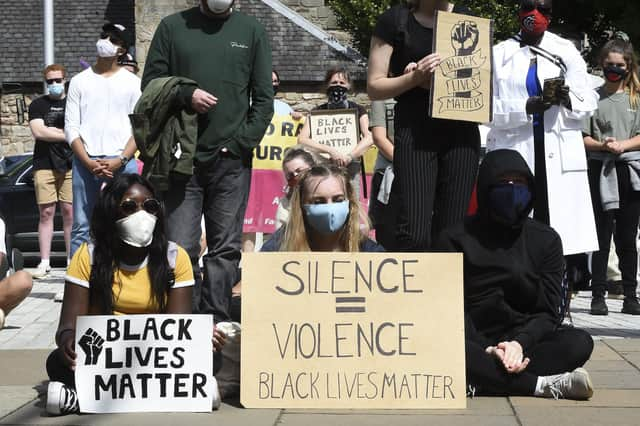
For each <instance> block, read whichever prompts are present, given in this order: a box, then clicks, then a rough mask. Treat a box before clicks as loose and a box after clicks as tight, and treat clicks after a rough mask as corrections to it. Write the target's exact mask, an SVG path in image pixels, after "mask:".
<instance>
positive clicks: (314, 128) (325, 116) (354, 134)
mask: <svg viewBox="0 0 640 426" xmlns="http://www.w3.org/2000/svg"><path fill="white" fill-rule="evenodd" d="M309 128H310V129H311V139H312V140H313V141H314V142H317V143H320V144H322V145H327V146H330V147H332V148H335V149H336V150H338V151H339V152H341V153H343V154H349V153H350V152H351V151H353V149H354V148H355V147H356V145H357V144H358V141H359V140H360V125H359V121H358V110H357V109H336V110H316V111H311V113H310V114H309Z"/></svg>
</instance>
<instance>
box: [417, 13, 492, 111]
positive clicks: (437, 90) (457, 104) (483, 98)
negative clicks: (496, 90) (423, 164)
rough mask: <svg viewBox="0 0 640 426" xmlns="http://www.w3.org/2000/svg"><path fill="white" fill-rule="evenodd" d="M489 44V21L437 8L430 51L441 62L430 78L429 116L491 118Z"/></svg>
mask: <svg viewBox="0 0 640 426" xmlns="http://www.w3.org/2000/svg"><path fill="white" fill-rule="evenodd" d="M492 46H493V21H492V20H490V19H484V18H478V17H475V16H468V15H460V14H457V13H449V12H442V11H437V14H436V24H435V26H434V37H433V51H434V52H437V53H438V54H439V55H440V58H441V60H442V62H441V63H440V66H439V67H438V69H437V70H436V71H435V73H434V74H433V78H432V81H431V92H430V105H429V110H430V114H431V116H432V117H435V118H445V119H450V120H462V121H472V122H476V123H488V122H490V121H491V118H492V113H493V111H492V108H493V105H492V97H493V93H492V91H493V85H492V81H491V79H492V74H491V73H492V59H491V52H492V50H491V49H492Z"/></svg>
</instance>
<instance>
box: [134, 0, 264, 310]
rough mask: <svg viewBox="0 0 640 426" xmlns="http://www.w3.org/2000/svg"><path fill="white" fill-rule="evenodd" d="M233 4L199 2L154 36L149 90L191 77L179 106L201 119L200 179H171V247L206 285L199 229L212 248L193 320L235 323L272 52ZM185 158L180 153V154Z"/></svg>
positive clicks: (145, 80)
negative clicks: (159, 82) (232, 308)
mask: <svg viewBox="0 0 640 426" xmlns="http://www.w3.org/2000/svg"><path fill="white" fill-rule="evenodd" d="M233 3H234V0H201V1H200V6H199V7H194V8H192V9H188V10H185V11H182V12H180V13H177V14H174V15H171V16H168V17H166V18H164V19H163V20H162V21H161V22H160V25H159V26H158V28H157V29H156V32H155V34H154V36H153V40H152V42H151V46H150V48H149V53H148V55H147V62H146V65H145V69H144V74H143V76H142V89H143V90H144V88H145V87H146V86H147V84H149V82H150V81H151V80H153V79H155V78H158V77H168V76H176V77H185V78H188V79H191V80H193V81H195V82H196V83H197V85H198V86H197V88H196V87H194V86H184V87H183V88H182V89H181V92H180V95H179V99H180V102H181V103H182V106H183V107H186V108H191V109H193V110H194V111H196V112H197V113H198V114H199V116H198V142H197V146H196V152H195V158H194V174H193V176H192V177H190V178H183V179H180V178H179V175H176V176H170V179H169V185H170V187H169V190H168V191H167V192H166V194H165V207H166V209H167V217H168V225H169V232H168V236H169V239H171V240H173V241H175V242H176V243H178V244H179V245H181V246H182V247H184V248H185V249H186V250H187V252H188V253H189V255H190V256H191V261H192V264H193V265H194V272H196V273H195V276H196V277H199V276H200V273H199V269H198V263H197V260H198V256H199V252H200V245H199V240H200V234H201V231H200V229H201V228H200V221H201V216H202V215H203V214H204V222H205V230H206V237H207V247H208V251H209V253H208V254H207V255H206V256H205V259H204V282H203V283H202V285H201V286H199V285H196V286H195V289H201V291H198V290H194V303H193V308H194V312H198V313H208V314H212V315H213V316H214V320H215V322H219V321H225V320H228V319H229V302H230V299H231V288H232V286H233V285H234V284H235V283H236V282H237V281H238V279H239V273H238V262H239V261H240V256H241V250H240V248H241V235H242V225H243V220H244V213H245V209H246V206H247V199H248V197H249V186H250V182H251V158H252V150H253V148H254V147H255V146H257V145H258V143H260V140H261V139H262V136H263V135H264V132H265V130H266V128H267V126H268V125H269V122H270V121H271V116H272V115H273V88H272V85H271V48H270V46H269V40H268V36H267V34H266V31H265V29H264V27H263V26H262V25H261V24H260V23H258V22H257V21H256V20H255V19H254V18H252V17H249V16H247V15H245V14H243V13H241V12H238V11H236V10H234V9H233ZM176 155H178V153H176Z"/></svg>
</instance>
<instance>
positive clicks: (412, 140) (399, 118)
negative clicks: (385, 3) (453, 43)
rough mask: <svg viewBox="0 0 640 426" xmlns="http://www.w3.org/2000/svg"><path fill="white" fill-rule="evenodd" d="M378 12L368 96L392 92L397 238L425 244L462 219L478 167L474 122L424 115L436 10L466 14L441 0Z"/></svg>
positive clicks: (434, 62) (433, 62) (433, 65)
mask: <svg viewBox="0 0 640 426" xmlns="http://www.w3.org/2000/svg"><path fill="white" fill-rule="evenodd" d="M407 3H408V6H404V5H397V6H394V7H392V8H391V9H389V10H387V11H386V12H385V13H383V14H382V15H381V16H380V17H379V18H378V23H377V24H376V27H375V30H374V33H373V37H372V39H371V50H370V54H369V73H368V78H367V90H368V93H369V97H370V98H371V99H372V100H382V99H387V98H392V97H394V98H395V99H396V101H397V104H396V107H395V148H394V157H393V167H394V173H395V179H394V182H393V189H392V191H393V192H394V193H395V194H397V195H399V204H400V206H399V210H400V211H399V217H398V228H397V244H398V246H399V249H400V250H403V251H425V250H428V249H429V248H430V246H431V243H432V241H433V238H434V237H436V236H437V234H438V233H439V232H440V231H441V230H443V229H444V228H446V227H447V226H450V225H453V224H455V223H457V222H460V221H462V220H463V218H464V216H465V214H466V211H467V207H468V204H469V200H470V198H471V193H472V191H473V185H474V182H475V178H476V173H477V170H478V160H479V155H480V134H479V131H478V126H477V125H476V124H474V123H469V122H463V121H455V120H440V119H434V118H432V117H431V116H430V115H429V88H430V84H431V76H432V75H433V73H434V72H435V70H436V69H437V67H438V65H439V63H440V56H439V55H438V53H437V52H432V42H433V26H434V21H435V12H436V10H442V11H448V12H455V13H467V12H468V10H467V9H466V8H464V7H462V6H459V5H456V6H454V5H452V4H450V3H448V2H446V1H442V0H413V1H407Z"/></svg>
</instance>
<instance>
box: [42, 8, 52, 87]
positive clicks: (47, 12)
mask: <svg viewBox="0 0 640 426" xmlns="http://www.w3.org/2000/svg"><path fill="white" fill-rule="evenodd" d="M43 5H44V10H43V14H42V16H43V17H44V25H43V27H44V66H47V65H51V64H53V63H54V62H55V57H54V51H53V0H44V1H43ZM45 92H46V85H45Z"/></svg>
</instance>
